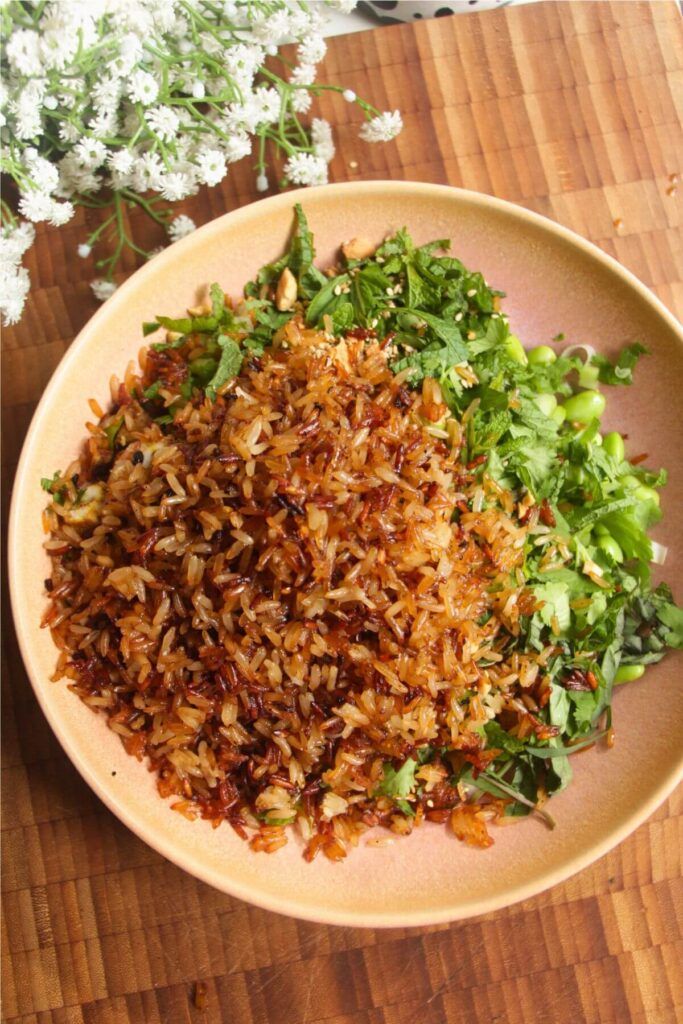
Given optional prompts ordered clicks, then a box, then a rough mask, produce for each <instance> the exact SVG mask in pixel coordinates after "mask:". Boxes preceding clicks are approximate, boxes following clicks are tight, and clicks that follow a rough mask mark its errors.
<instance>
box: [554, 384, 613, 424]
mask: <svg viewBox="0 0 683 1024" xmlns="http://www.w3.org/2000/svg"><path fill="white" fill-rule="evenodd" d="M605 404H606V402H605V396H604V395H602V394H600V392H599V391H581V392H579V394H578V395H572V397H571V398H568V399H567V401H566V402H565V403H564V409H565V412H566V413H567V419H568V420H576V422H577V423H590V421H591V420H595V419H600V417H601V416H602V414H603V412H604V411H605Z"/></svg>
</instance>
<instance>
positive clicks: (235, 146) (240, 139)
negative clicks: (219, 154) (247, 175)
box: [223, 132, 251, 164]
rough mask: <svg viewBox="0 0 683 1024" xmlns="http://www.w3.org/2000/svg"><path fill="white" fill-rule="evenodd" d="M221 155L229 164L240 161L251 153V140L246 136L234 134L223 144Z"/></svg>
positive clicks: (238, 133)
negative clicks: (222, 154)
mask: <svg viewBox="0 0 683 1024" xmlns="http://www.w3.org/2000/svg"><path fill="white" fill-rule="evenodd" d="M223 153H224V155H225V159H226V160H227V161H228V163H229V164H232V163H235V162H236V161H237V160H241V159H242V158H243V157H245V156H249V154H250V153H251V139H250V138H249V136H248V135H246V134H243V133H240V132H236V133H235V134H234V135H232V136H231V138H230V139H229V141H228V142H224V143H223Z"/></svg>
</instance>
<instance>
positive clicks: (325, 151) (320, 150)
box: [311, 117, 335, 164]
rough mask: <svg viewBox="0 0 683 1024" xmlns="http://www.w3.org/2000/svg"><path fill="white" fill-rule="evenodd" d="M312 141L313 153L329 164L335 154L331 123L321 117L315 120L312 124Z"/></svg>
mask: <svg viewBox="0 0 683 1024" xmlns="http://www.w3.org/2000/svg"><path fill="white" fill-rule="evenodd" d="M311 141H312V142H313V152H314V153H315V155H316V156H319V157H320V158H321V159H322V160H324V161H325V163H328V164H329V162H330V160H332V158H333V156H334V153H335V149H334V142H333V141H332V128H331V126H330V123H329V121H325V120H323V119H322V118H320V117H314V118H313V121H312V122H311Z"/></svg>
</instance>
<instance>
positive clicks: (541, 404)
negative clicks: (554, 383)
mask: <svg viewBox="0 0 683 1024" xmlns="http://www.w3.org/2000/svg"><path fill="white" fill-rule="evenodd" d="M534 402H535V403H536V405H537V406H538V408H539V409H540V410H541V412H543V413H545V415H546V416H552V415H553V413H554V412H555V410H556V409H557V399H556V398H555V395H551V394H548V392H543V394H540V395H534Z"/></svg>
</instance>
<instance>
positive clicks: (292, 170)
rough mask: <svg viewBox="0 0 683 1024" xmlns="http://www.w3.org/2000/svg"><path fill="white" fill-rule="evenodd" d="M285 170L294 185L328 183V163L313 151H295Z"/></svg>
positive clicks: (286, 175)
mask: <svg viewBox="0 0 683 1024" xmlns="http://www.w3.org/2000/svg"><path fill="white" fill-rule="evenodd" d="M284 172H285V177H286V178H287V179H288V181H291V182H292V184H293V185H326V184H327V164H326V162H325V161H324V160H323V159H322V157H319V156H314V155H313V154H312V153H294V155H293V156H290V158H289V160H288V161H287V163H286V164H285V166H284Z"/></svg>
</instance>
